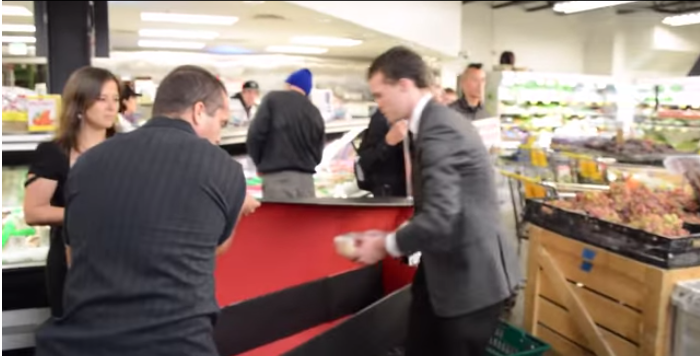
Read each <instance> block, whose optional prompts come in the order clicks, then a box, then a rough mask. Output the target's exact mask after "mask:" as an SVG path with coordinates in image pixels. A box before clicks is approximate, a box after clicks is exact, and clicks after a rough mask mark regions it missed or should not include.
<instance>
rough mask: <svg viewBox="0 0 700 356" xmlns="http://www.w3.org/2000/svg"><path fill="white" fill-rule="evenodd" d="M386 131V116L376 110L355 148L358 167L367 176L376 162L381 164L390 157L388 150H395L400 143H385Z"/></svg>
mask: <svg viewBox="0 0 700 356" xmlns="http://www.w3.org/2000/svg"><path fill="white" fill-rule="evenodd" d="M388 132H389V125H388V124H387V121H386V118H385V117H384V115H382V114H381V112H380V111H379V110H377V112H376V113H375V114H374V115H372V117H371V118H370V120H369V126H368V127H367V131H366V132H365V134H364V137H363V138H362V142H361V143H360V147H359V148H358V149H357V155H358V156H359V157H360V160H359V163H360V167H362V171H363V172H364V173H365V174H366V175H368V176H370V175H372V172H373V168H374V167H377V164H381V163H382V162H384V161H386V159H387V158H388V157H390V152H392V151H393V150H396V147H400V145H397V146H389V145H388V144H387V143H386V140H385V137H386V134H387V133H388Z"/></svg>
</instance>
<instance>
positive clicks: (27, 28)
mask: <svg viewBox="0 0 700 356" xmlns="http://www.w3.org/2000/svg"><path fill="white" fill-rule="evenodd" d="M2 32H31V33H33V32H36V27H34V25H9V24H3V25H2Z"/></svg>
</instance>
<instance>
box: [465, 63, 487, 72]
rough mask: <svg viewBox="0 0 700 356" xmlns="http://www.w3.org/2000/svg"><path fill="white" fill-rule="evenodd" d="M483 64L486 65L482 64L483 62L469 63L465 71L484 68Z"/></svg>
mask: <svg viewBox="0 0 700 356" xmlns="http://www.w3.org/2000/svg"><path fill="white" fill-rule="evenodd" d="M483 66H484V65H483V64H481V63H469V65H468V66H467V68H465V69H464V71H465V72H466V71H468V70H470V69H479V70H481V68H482V67H483Z"/></svg>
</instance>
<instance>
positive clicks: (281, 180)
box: [246, 68, 325, 200]
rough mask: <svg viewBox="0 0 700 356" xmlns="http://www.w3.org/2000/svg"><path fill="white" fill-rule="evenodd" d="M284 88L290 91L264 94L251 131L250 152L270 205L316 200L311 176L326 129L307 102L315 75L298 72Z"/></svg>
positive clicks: (318, 114)
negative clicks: (292, 200) (301, 199)
mask: <svg viewBox="0 0 700 356" xmlns="http://www.w3.org/2000/svg"><path fill="white" fill-rule="evenodd" d="M286 83H287V90H279V91H272V92H270V93H268V94H267V95H265V97H264V98H263V100H262V103H260V107H259V108H258V111H257V113H256V114H255V118H254V119H253V121H252V123H251V124H250V127H249V128H248V137H247V140H246V149H247V151H248V155H249V156H250V158H251V159H252V160H253V162H254V163H255V166H256V168H257V170H258V175H260V176H261V177H262V179H263V197H264V198H265V199H266V200H288V199H298V198H312V197H315V196H316V188H315V187H314V180H313V175H314V173H316V166H317V165H318V164H319V163H321V158H322V157H323V146H324V144H325V124H324V121H323V117H322V116H321V112H320V111H319V110H318V108H317V107H316V106H315V105H314V104H313V103H312V102H311V100H309V98H308V96H309V94H310V93H311V90H312V88H313V75H312V74H311V71H309V70H308V69H306V68H304V69H300V70H298V71H296V72H294V73H292V74H291V75H290V76H289V78H287V80H286Z"/></svg>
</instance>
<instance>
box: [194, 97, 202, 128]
mask: <svg viewBox="0 0 700 356" xmlns="http://www.w3.org/2000/svg"><path fill="white" fill-rule="evenodd" d="M203 114H204V103H202V102H201V101H200V102H197V103H195V104H194V106H193V107H192V123H193V124H194V125H200V124H202V121H203V120H204V117H203Z"/></svg>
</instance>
